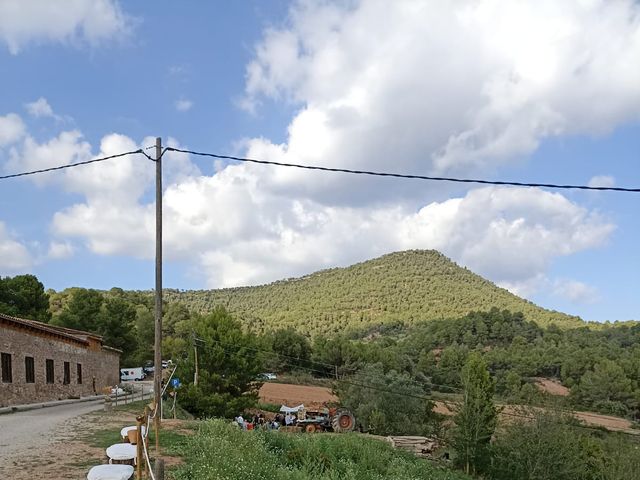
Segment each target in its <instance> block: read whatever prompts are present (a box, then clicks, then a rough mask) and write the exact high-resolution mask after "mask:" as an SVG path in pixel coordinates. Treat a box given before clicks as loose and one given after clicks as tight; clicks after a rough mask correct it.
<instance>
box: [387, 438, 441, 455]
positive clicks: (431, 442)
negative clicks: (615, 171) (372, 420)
mask: <svg viewBox="0 0 640 480" xmlns="http://www.w3.org/2000/svg"><path fill="white" fill-rule="evenodd" d="M386 440H387V441H388V442H389V443H390V444H391V446H393V447H394V448H399V449H400V450H405V451H407V452H409V453H412V454H414V455H415V456H417V457H421V458H427V457H431V456H432V454H433V452H434V451H435V450H436V448H438V443H437V441H436V439H434V438H429V437H412V436H389V437H386Z"/></svg>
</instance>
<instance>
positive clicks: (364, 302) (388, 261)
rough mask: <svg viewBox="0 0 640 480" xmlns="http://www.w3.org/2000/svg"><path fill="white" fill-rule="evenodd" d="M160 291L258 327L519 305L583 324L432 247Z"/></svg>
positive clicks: (355, 323) (532, 315)
mask: <svg viewBox="0 0 640 480" xmlns="http://www.w3.org/2000/svg"><path fill="white" fill-rule="evenodd" d="M165 299H166V300H167V301H168V302H181V303H183V304H185V305H186V306H187V308H189V309H190V310H195V311H199V312H207V311H210V310H211V309H212V308H213V307H214V306H215V305H224V306H226V307H227V309H229V310H230V311H231V312H232V313H234V314H236V315H237V316H238V318H239V319H240V320H241V321H242V322H243V323H245V325H247V326H250V327H252V328H254V329H256V330H258V331H262V330H272V329H276V328H281V327H288V326H293V327H294V328H295V329H296V330H298V331H302V332H308V333H315V334H320V333H324V334H333V333H337V332H344V331H345V329H364V328H367V327H369V326H373V325H378V324H382V323H389V322H394V321H402V322H405V323H415V322H419V321H423V320H433V319H443V318H458V317H461V316H463V315H466V314H467V313H469V312H471V311H484V310H489V309H491V308H492V307H497V308H498V309H508V310H511V311H513V312H522V313H523V314H524V315H525V318H526V319H527V320H533V321H535V322H537V323H538V324H539V325H541V326H544V325H549V324H551V323H555V324H557V325H558V326H561V327H573V326H580V325H583V323H582V321H581V320H580V319H579V318H578V317H572V316H568V315H565V314H563V313H559V312H554V311H550V310H545V309H543V308H540V307H538V306H536V305H534V304H533V303H531V302H529V301H527V300H524V299H522V298H520V297H517V296H516V295H513V294H511V293H509V292H508V291H507V290H504V289H502V288H499V287H497V286H496V285H494V284H493V283H491V282H489V281H488V280H485V279H484V278H482V277H480V276H479V275H476V274H474V273H472V272H470V271H469V270H467V269H466V268H461V267H459V266H458V265H456V264H455V263H454V262H452V261H451V260H449V259H448V258H447V257H445V256H444V255H442V254H440V253H438V252H436V251H434V250H409V251H404V252H397V253H391V254H388V255H384V256H382V257H379V258H376V259H373V260H369V261H366V262H362V263H358V264H356V265H352V266H350V267H346V268H333V269H329V270H322V271H319V272H316V273H313V274H310V275H307V276H304V277H301V278H295V279H288V280H282V281H278V282H274V283H271V284H268V285H261V286H256V287H239V288H225V289H220V290H190V291H177V290H167V291H166V296H165Z"/></svg>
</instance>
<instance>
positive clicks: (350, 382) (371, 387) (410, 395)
mask: <svg viewBox="0 0 640 480" xmlns="http://www.w3.org/2000/svg"><path fill="white" fill-rule="evenodd" d="M196 340H198V341H200V342H202V343H205V344H206V343H207V342H206V341H205V340H203V339H201V338H196ZM212 341H213V342H215V343H219V344H220V348H221V349H222V350H223V353H224V354H230V353H238V349H235V350H230V349H228V348H225V347H224V345H223V344H221V342H220V341H219V340H212ZM209 346H211V345H209ZM240 348H241V349H242V348H246V347H240ZM249 349H251V348H249ZM261 351H263V352H267V351H266V350H261ZM269 353H272V354H274V355H278V354H277V353H275V352H269ZM302 369H303V370H307V371H313V372H317V373H323V374H325V375H327V377H326V378H327V379H331V380H335V379H334V378H333V377H330V376H328V375H329V374H328V373H327V372H322V371H319V370H315V369H310V368H302ZM411 381H412V382H413V383H416V384H420V382H418V381H416V380H411ZM338 382H341V383H343V384H347V385H352V386H358V387H361V388H366V389H369V390H374V391H379V392H384V393H388V394H391V395H398V396H401V397H406V398H415V399H419V400H424V401H433V399H432V398H430V397H427V396H425V395H419V394H413V393H408V392H399V391H394V390H389V389H386V388H384V387H380V386H377V385H372V384H366V383H361V382H357V381H353V380H347V379H344V378H341V379H339V380H338ZM425 385H426V384H425ZM430 385H432V386H440V387H446V388H449V389H452V390H457V391H459V392H463V391H464V389H461V388H458V387H453V386H450V385H438V384H430ZM445 405H446V402H445ZM534 408H542V407H534ZM561 412H562V413H566V414H567V415H569V416H571V417H573V418H576V419H578V420H579V418H578V417H576V414H577V413H580V414H583V412H577V411H573V410H561ZM584 413H587V412H584ZM499 415H503V416H507V417H514V418H522V419H527V420H531V418H532V417H531V416H527V415H521V414H517V413H512V412H505V411H503V410H501V411H500V412H499ZM588 415H591V416H594V417H597V414H595V413H593V414H589V413H588ZM569 425H570V426H572V427H577V428H583V429H588V430H596V431H602V429H603V428H604V429H605V430H606V431H608V432H613V433H620V434H624V435H628V436H631V437H634V438H638V436H639V435H640V434H633V433H630V432H627V431H623V430H609V429H607V428H606V427H598V426H591V425H579V424H575V425H574V424H569Z"/></svg>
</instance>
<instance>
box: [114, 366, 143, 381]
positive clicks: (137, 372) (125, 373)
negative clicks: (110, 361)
mask: <svg viewBox="0 0 640 480" xmlns="http://www.w3.org/2000/svg"><path fill="white" fill-rule="evenodd" d="M146 376H147V375H146V374H145V373H144V370H142V367H136V368H121V369H120V380H123V381H124V380H144V377H146Z"/></svg>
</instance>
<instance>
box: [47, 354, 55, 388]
mask: <svg viewBox="0 0 640 480" xmlns="http://www.w3.org/2000/svg"><path fill="white" fill-rule="evenodd" d="M45 365H46V369H45V370H46V374H47V383H53V382H54V379H55V376H54V374H53V360H51V359H50V358H47V360H46V362H45Z"/></svg>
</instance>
